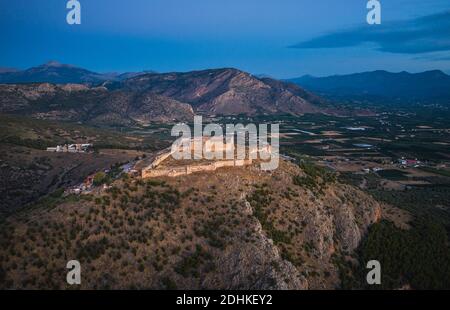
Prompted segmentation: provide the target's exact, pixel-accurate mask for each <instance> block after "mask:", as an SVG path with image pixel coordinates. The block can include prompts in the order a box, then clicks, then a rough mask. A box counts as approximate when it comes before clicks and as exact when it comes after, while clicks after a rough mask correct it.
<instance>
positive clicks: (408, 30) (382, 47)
mask: <svg viewBox="0 0 450 310" xmlns="http://www.w3.org/2000/svg"><path fill="white" fill-rule="evenodd" d="M363 44H374V45H375V46H376V49H377V50H379V51H382V52H389V53H400V54H421V53H429V52H439V51H450V11H446V12H443V13H439V14H434V15H429V16H425V17H420V18H416V19H411V20H407V21H396V22H385V23H382V24H381V25H365V26H359V27H354V28H350V29H347V30H341V31H336V32H333V33H329V34H325V35H322V36H319V37H316V38H312V39H310V40H307V41H303V42H300V43H298V44H295V45H293V46H290V47H291V48H299V49H312V48H341V47H352V46H358V45H363Z"/></svg>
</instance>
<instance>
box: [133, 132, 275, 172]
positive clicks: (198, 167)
mask: <svg viewBox="0 0 450 310" xmlns="http://www.w3.org/2000/svg"><path fill="white" fill-rule="evenodd" d="M208 140H210V141H211V140H212V139H206V140H205V139H204V140H203V143H207V141H208ZM190 143H191V144H190V145H191V149H193V147H194V141H191V142H190ZM230 148H231V149H233V148H234V145H232V144H231V145H230V144H229V143H227V144H224V146H223V149H214V147H213V148H212V151H215V152H216V151H217V152H222V151H223V152H226V151H228V150H230ZM180 149H182V147H181V146H180V147H179V148H178V150H180ZM176 151H177V149H176V148H175V149H170V150H167V152H165V153H163V154H161V155H159V156H157V157H156V158H155V160H154V161H153V162H152V163H151V165H149V166H148V167H147V168H145V169H143V170H142V178H143V179H146V178H156V177H164V176H166V177H178V176H183V175H189V174H192V173H196V172H204V171H208V172H211V171H215V170H217V169H219V168H223V167H243V166H248V165H251V164H252V163H253V160H252V158H251V156H249V158H248V159H220V160H215V161H213V162H208V163H201V164H195V160H193V161H192V162H193V164H191V165H185V166H180V167H170V166H169V167H160V165H161V164H162V163H163V162H164V161H165V160H167V159H168V158H169V157H170V156H172V154H173V153H175V152H176ZM258 151H264V152H271V147H270V145H268V146H266V147H265V148H264V150H258V148H256V149H251V150H249V155H250V154H254V153H257V152H258Z"/></svg>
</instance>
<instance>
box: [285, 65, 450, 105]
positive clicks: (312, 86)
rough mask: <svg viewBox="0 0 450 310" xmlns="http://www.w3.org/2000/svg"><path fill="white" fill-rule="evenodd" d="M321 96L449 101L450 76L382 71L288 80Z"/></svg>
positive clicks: (436, 71)
mask: <svg viewBox="0 0 450 310" xmlns="http://www.w3.org/2000/svg"><path fill="white" fill-rule="evenodd" d="M288 81H289V82H292V83H295V84H297V85H301V86H302V87H305V88H307V89H309V90H311V91H314V92H317V93H318V94H320V95H325V96H328V97H350V98H363V97H364V98H369V97H379V98H390V99H404V100H446V101H449V100H450V76H449V75H447V74H445V73H444V72H442V71H440V70H433V71H426V72H421V73H408V72H400V73H391V72H387V71H383V70H378V71H373V72H363V73H355V74H349V75H333V76H328V77H313V76H310V75H305V76H302V77H300V78H294V79H290V80H288Z"/></svg>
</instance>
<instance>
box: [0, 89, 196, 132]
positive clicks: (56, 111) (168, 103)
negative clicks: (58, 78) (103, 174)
mask: <svg viewBox="0 0 450 310" xmlns="http://www.w3.org/2000/svg"><path fill="white" fill-rule="evenodd" d="M0 98H1V99H0V113H13V114H22V115H24V114H25V115H30V116H33V117H35V118H41V119H53V120H64V121H82V122H86V123H90V124H95V125H126V126H132V125H134V124H147V123H149V122H154V121H156V122H165V121H172V120H190V119H192V116H193V110H192V108H191V106H190V105H188V104H185V103H181V102H178V101H176V100H173V99H170V98H167V97H163V96H160V95H157V94H154V93H151V92H148V91H136V92H129V91H122V90H115V91H109V90H108V89H106V88H104V87H89V86H86V85H79V84H65V85H54V84H48V83H43V84H21V85H15V84H3V85H0Z"/></svg>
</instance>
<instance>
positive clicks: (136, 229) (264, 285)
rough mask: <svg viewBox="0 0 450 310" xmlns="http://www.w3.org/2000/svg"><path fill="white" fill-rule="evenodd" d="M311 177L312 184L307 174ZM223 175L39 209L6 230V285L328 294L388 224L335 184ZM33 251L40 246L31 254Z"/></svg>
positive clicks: (287, 173) (293, 172)
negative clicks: (344, 266)
mask: <svg viewBox="0 0 450 310" xmlns="http://www.w3.org/2000/svg"><path fill="white" fill-rule="evenodd" d="M309 177H311V176H309ZM307 178H308V174H307V171H306V170H303V169H301V168H300V167H299V166H297V165H296V164H293V163H289V162H285V161H281V165H280V168H279V169H277V170H275V171H273V172H270V173H268V172H262V171H260V170H259V166H257V165H253V166H247V167H239V168H236V167H235V168H222V169H219V170H217V171H216V172H215V173H213V174H212V173H207V172H205V173H203V172H202V173H196V174H192V175H187V176H183V177H177V178H159V179H150V180H142V179H139V178H137V179H130V178H123V179H121V180H117V181H115V182H114V183H113V184H112V187H111V188H109V189H106V190H102V191H100V192H98V193H95V194H90V195H82V196H77V197H74V196H68V197H66V198H64V199H62V200H58V201H57V202H56V203H55V204H54V205H53V206H52V207H50V208H49V207H44V206H39V204H38V205H36V206H35V207H34V208H32V209H29V210H28V211H26V212H23V213H21V214H19V215H17V216H14V217H9V218H8V219H7V220H6V221H5V223H4V224H2V229H1V234H0V243H1V244H2V247H1V250H0V260H1V264H0V266H1V270H0V271H1V272H0V277H1V279H0V280H1V281H0V287H1V288H38V287H39V288H67V287H66V284H65V283H66V281H65V275H66V272H65V265H66V263H67V260H68V259H69V258H70V259H77V260H79V261H80V262H81V265H82V268H83V281H82V288H84V289H87V288H152V289H160V288H171V289H173V288H180V289H331V288H337V287H340V278H339V270H338V267H337V265H336V260H338V259H342V258H343V257H346V256H347V255H349V254H351V253H352V252H353V251H354V250H355V248H356V247H357V246H358V244H359V242H360V241H361V238H362V237H363V236H364V234H365V233H366V231H367V229H368V227H369V226H370V225H371V224H373V223H375V222H377V221H378V220H379V219H380V217H381V208H380V206H379V204H378V203H377V202H376V201H374V200H373V199H372V198H371V197H369V196H367V195H366V194H364V193H363V192H361V191H360V190H358V189H356V188H354V187H351V186H348V185H342V184H339V183H336V182H335V181H334V180H333V179H332V178H331V177H329V176H327V175H317V176H315V177H314V179H313V181H311V179H308V180H309V181H308V182H304V180H306V179H307ZM30 249H33V251H32V252H31V253H32V254H30Z"/></svg>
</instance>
